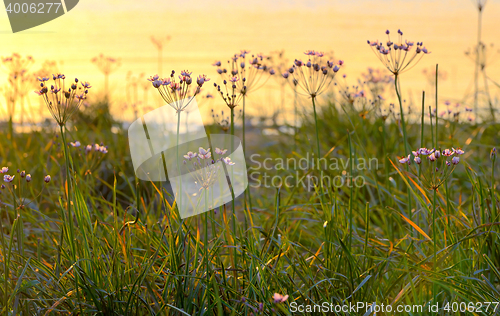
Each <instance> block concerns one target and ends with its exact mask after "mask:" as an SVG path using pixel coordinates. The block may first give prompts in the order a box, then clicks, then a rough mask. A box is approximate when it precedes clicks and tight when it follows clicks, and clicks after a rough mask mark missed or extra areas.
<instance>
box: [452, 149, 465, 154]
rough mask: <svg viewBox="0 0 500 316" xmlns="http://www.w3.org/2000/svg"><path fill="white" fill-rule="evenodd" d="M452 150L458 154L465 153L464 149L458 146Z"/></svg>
mask: <svg viewBox="0 0 500 316" xmlns="http://www.w3.org/2000/svg"><path fill="white" fill-rule="evenodd" d="M453 151H454V152H455V153H457V154H458V155H463V154H464V153H465V151H463V150H462V149H461V148H458V149H455V148H453Z"/></svg>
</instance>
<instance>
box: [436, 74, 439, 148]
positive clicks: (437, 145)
mask: <svg viewBox="0 0 500 316" xmlns="http://www.w3.org/2000/svg"><path fill="white" fill-rule="evenodd" d="M435 90H436V91H435V92H436V96H435V97H436V142H435V143H436V147H439V144H438V113H439V111H438V64H436V89H435Z"/></svg>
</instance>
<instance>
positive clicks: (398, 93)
mask: <svg viewBox="0 0 500 316" xmlns="http://www.w3.org/2000/svg"><path fill="white" fill-rule="evenodd" d="M398 77H399V75H398V74H397V73H396V74H394V87H395V88H396V95H397V97H398V101H399V111H400V113H401V127H402V129H403V141H404V145H405V156H407V155H408V154H409V151H408V142H407V138H406V122H405V116H404V113H403V102H402V101H401V94H400V92H399V88H398Z"/></svg>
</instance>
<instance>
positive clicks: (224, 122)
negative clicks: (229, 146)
mask: <svg viewBox="0 0 500 316" xmlns="http://www.w3.org/2000/svg"><path fill="white" fill-rule="evenodd" d="M212 118H213V119H214V122H215V123H217V125H219V126H220V128H221V129H222V130H223V131H224V132H227V131H228V130H229V124H230V123H229V116H224V111H221V115H220V116H219V114H215V113H214V110H213V109H212Z"/></svg>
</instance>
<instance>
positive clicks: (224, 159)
mask: <svg viewBox="0 0 500 316" xmlns="http://www.w3.org/2000/svg"><path fill="white" fill-rule="evenodd" d="M222 161H224V163H225V164H226V165H228V166H234V165H235V163H234V162H232V161H231V158H229V157H226V158H222Z"/></svg>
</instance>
